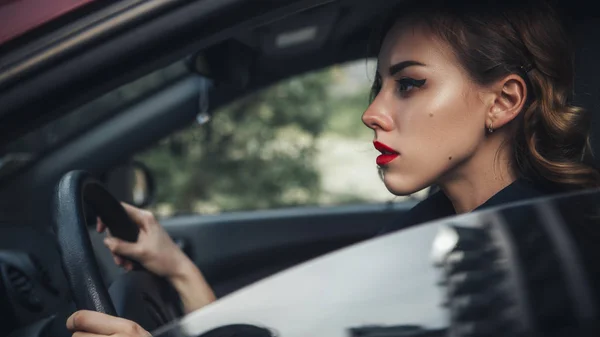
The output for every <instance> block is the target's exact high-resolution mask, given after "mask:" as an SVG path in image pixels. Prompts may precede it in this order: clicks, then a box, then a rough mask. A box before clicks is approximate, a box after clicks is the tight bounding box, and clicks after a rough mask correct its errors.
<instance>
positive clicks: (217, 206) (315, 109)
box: [137, 68, 333, 213]
mask: <svg viewBox="0 0 600 337" xmlns="http://www.w3.org/2000/svg"><path fill="white" fill-rule="evenodd" d="M331 84H332V70H331V68H330V69H327V70H324V71H320V72H315V73H310V74H307V75H303V76H300V77H296V78H293V79H291V80H287V81H284V82H282V83H280V84H277V85H275V86H272V87H270V88H268V89H265V90H263V91H261V92H258V93H254V94H252V95H249V96H247V97H245V98H243V99H241V100H238V101H236V102H234V103H232V104H230V105H228V106H226V107H225V108H222V109H220V110H218V111H215V112H214V114H213V118H212V120H211V122H210V123H209V124H206V125H204V126H198V125H193V126H191V127H189V128H187V129H185V130H183V131H180V132H178V133H176V134H173V135H172V136H170V137H169V138H167V139H165V140H163V141H162V142H161V143H160V144H158V145H157V146H155V147H153V148H152V149H150V150H149V151H146V152H144V153H142V154H140V155H139V156H138V158H137V159H139V160H141V161H143V162H145V163H146V164H147V165H148V166H149V167H150V168H151V169H152V170H153V172H154V174H155V178H156V180H157V184H156V185H157V200H159V201H160V202H162V203H166V204H170V205H172V206H173V207H174V208H175V211H177V212H183V213H186V212H195V211H200V212H215V211H230V210H244V209H265V208H273V207H281V206H293V205H306V204H315V203H317V201H318V198H319V186H320V181H319V174H318V171H317V169H316V167H315V166H314V162H315V160H314V158H315V155H316V139H317V137H318V136H319V135H320V134H321V133H322V132H323V131H324V128H325V127H326V125H327V121H328V118H329V115H328V114H329V112H330V111H331V110H332V108H333V107H332V106H331V104H332V103H331V102H332V100H331V99H330V97H329V96H330V93H329V90H328V87H329V86H330V85H331Z"/></svg>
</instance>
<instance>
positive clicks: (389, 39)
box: [378, 21, 455, 75]
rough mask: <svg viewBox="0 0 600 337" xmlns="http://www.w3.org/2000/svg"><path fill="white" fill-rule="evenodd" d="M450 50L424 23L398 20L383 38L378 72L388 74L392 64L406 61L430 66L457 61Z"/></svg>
mask: <svg viewBox="0 0 600 337" xmlns="http://www.w3.org/2000/svg"><path fill="white" fill-rule="evenodd" d="M413 22H414V21H413ZM449 51H450V48H449V47H448V46H447V44H445V43H444V42H442V41H441V40H440V39H439V38H437V36H436V35H435V34H433V33H432V31H431V29H429V28H427V27H426V26H425V25H424V24H416V23H414V24H411V23H409V22H398V23H396V24H394V26H392V28H391V29H390V30H389V31H388V33H387V34H386V36H385V38H384V40H383V44H382V46H381V50H380V52H379V56H378V72H379V73H380V74H381V75H384V73H386V74H387V73H388V69H389V67H390V66H392V65H394V64H398V63H400V62H404V61H417V62H420V63H423V64H425V65H430V66H435V65H439V64H440V63H444V62H455V59H454V57H453V55H452V53H451V52H450V53H449Z"/></svg>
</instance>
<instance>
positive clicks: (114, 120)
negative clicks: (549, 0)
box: [0, 0, 600, 336]
mask: <svg viewBox="0 0 600 337" xmlns="http://www.w3.org/2000/svg"><path fill="white" fill-rule="evenodd" d="M401 2H402V0H398V1H389V0H371V1H362V0H290V1H277V0H265V1H249V0H219V1H209V0H204V1H200V0H199V1H183V0H171V1H159V0H151V1H138V0H123V1H97V2H92V3H90V4H88V5H86V6H84V7H82V8H79V9H77V10H75V11H74V12H72V13H69V14H67V15H64V16H62V17H60V18H58V19H56V20H54V21H52V22H49V23H46V24H44V25H42V26H41V27H38V28H36V29H34V30H32V31H30V32H27V33H26V34H24V35H22V36H19V37H17V38H15V39H13V40H10V41H8V42H6V43H4V44H2V45H0V156H1V157H0V317H2V318H0V336H34V335H35V336H45V335H48V336H50V335H52V336H67V335H69V333H68V332H67V331H66V329H65V327H64V321H65V319H66V317H68V315H69V314H70V313H72V312H73V311H74V310H75V306H74V303H73V294H72V293H71V289H70V288H69V283H68V282H67V277H68V275H65V272H64V270H63V267H62V260H61V253H60V248H59V245H60V242H59V241H60V240H59V239H57V233H56V229H55V228H53V225H52V219H53V218H54V217H55V212H56V207H55V203H54V202H53V200H54V199H53V198H55V193H56V189H57V184H58V183H59V181H60V180H61V178H63V177H64V176H65V174H67V173H68V172H70V171H73V170H79V171H86V172H89V174H90V176H93V177H95V179H98V181H100V182H102V183H104V184H105V185H107V186H109V188H108V189H109V190H110V192H111V193H112V195H114V196H115V197H116V198H117V199H119V200H130V199H131V198H132V196H131V195H130V194H128V193H129V191H130V189H128V188H123V186H124V185H123V184H115V186H110V185H111V184H109V181H108V177H109V176H110V175H111V174H112V173H114V172H115V171H114V169H115V168H116V167H120V166H123V165H125V166H128V165H133V164H132V157H133V156H134V155H135V154H136V153H139V152H140V151H142V150H144V149H145V148H147V147H149V146H151V145H153V144H155V143H157V142H158V141H160V140H161V139H163V138H165V137H167V136H169V135H170V134H173V133H174V132H176V131H178V130H181V129H182V128H184V127H186V126H189V125H191V124H192V123H198V119H199V118H200V117H203V116H206V115H208V116H210V113H211V112H212V111H214V110H216V109H218V108H219V107H221V106H224V105H226V104H228V103H231V102H234V101H236V100H238V99H240V98H242V97H244V96H246V95H248V94H250V93H252V92H256V91H258V90H260V89H262V88H266V87H268V86H270V85H272V84H275V83H277V82H279V81H281V80H284V79H286V78H291V77H293V76H296V75H299V74H303V73H306V72H309V71H313V70H317V69H322V68H324V67H328V66H331V65H334V64H342V63H345V62H348V61H357V60H363V59H367V58H372V57H376V52H375V51H374V50H373V49H372V48H371V44H372V41H373V39H374V37H375V36H376V35H377V27H378V24H379V23H380V22H381V15H382V14H383V13H385V12H386V10H388V9H390V8H391V7H392V6H396V5H398V4H399V3H401ZM561 6H562V7H561V8H563V9H564V13H565V17H566V18H568V19H569V23H570V27H571V28H572V32H573V36H574V39H575V43H576V51H577V52H576V62H575V66H576V78H575V84H576V90H575V93H574V95H573V97H572V99H573V101H574V102H575V103H576V104H579V105H582V106H583V107H585V108H586V109H591V110H594V111H595V110H596V109H598V108H600V101H599V100H598V97H599V95H598V94H599V91H600V87H598V86H597V84H596V83H595V79H596V77H595V76H594V75H595V74H598V65H597V62H596V60H597V58H598V57H600V48H598V43H597V41H600V35H599V34H600V30H599V29H598V24H599V22H598V19H597V18H596V16H595V15H594V11H593V10H590V8H591V7H589V6H591V5H590V4H586V3H584V2H577V1H570V2H567V1H563V2H561ZM153 74H154V75H156V74H160V76H161V78H162V80H161V81H158V82H157V83H156V84H155V85H154V86H153V87H148V88H146V89H145V90H142V91H141V94H140V95H139V96H137V97H128V98H123V96H122V95H121V96H119V90H120V88H122V87H124V86H127V85H130V84H131V83H135V81H137V80H139V79H140V78H144V77H145V76H151V75H153ZM92 104H94V105H95V107H97V106H98V105H99V104H104V106H105V109H103V110H101V112H100V113H91V110H90V109H89V107H90V106H91V105H92ZM596 115H597V114H594V118H593V120H592V130H593V132H592V143H593V144H595V143H597V142H598V141H600V140H599V137H600V136H598V132H600V130H598V128H599V127H600V126H599V125H600V124H599V122H598V118H597V116H596ZM358 117H359V116H357V118H358ZM57 125H63V126H64V125H75V126H77V127H73V128H72V129H73V130H77V131H76V132H72V133H66V134H60V135H57V136H56V137H54V138H51V139H50V138H37V139H36V138H35V135H39V134H44V133H45V132H48V131H49V130H52V128H53V127H56V126H57ZM23 139H27V140H31V139H34V140H35V141H33V142H32V143H31V144H29V143H28V144H25V145H29V148H30V149H33V150H32V151H31V152H29V153H23V152H22V149H23V146H24V144H23ZM599 147H600V146H594V148H599ZM148 175H150V176H151V173H148ZM126 184H127V182H126V181H125V185H126ZM414 204H415V202H413V201H407V202H402V203H382V204H359V205H356V204H355V205H342V206H333V207H326V208H325V207H308V206H307V207H301V208H290V209H280V210H265V211H256V212H233V213H223V214H216V215H202V214H188V215H180V216H174V217H171V218H164V219H161V224H162V225H163V226H164V227H165V228H166V230H167V231H168V232H169V234H170V235H171V236H172V237H173V239H174V240H175V241H176V242H177V243H178V244H179V245H180V246H181V247H182V249H183V250H184V251H185V252H186V253H187V254H188V255H189V256H190V257H191V258H192V260H193V261H194V262H195V263H196V265H198V266H199V267H200V269H201V270H202V271H203V273H204V274H205V276H206V278H207V280H208V282H209V283H210V285H211V286H212V287H213V289H215V292H216V294H217V296H218V297H222V296H225V295H227V294H230V293H232V292H234V291H236V290H238V289H241V288H243V287H244V286H247V285H249V284H251V283H253V282H256V281H258V280H260V279H263V278H265V277H267V276H269V275H273V274H274V273H276V272H278V271H281V270H284V269H287V268H289V267H291V266H294V265H297V264H298V263H301V262H303V261H307V260H309V259H311V258H314V257H317V256H320V255H323V254H325V253H327V252H331V251H334V250H336V249H339V248H342V247H346V246H349V245H351V244H354V243H357V242H360V241H363V240H366V239H369V238H372V237H373V236H375V235H376V234H377V233H378V232H379V231H380V230H381V228H382V226H384V225H385V224H388V223H391V222H393V221H394V220H395V219H398V218H399V217H402V214H403V213H404V212H406V211H407V210H409V209H410V208H411V207H412V206H413V205H414ZM85 216H86V217H87V226H88V228H89V233H87V234H88V235H89V237H90V239H91V244H92V247H93V249H94V254H95V257H96V259H97V263H98V266H99V269H100V271H101V277H102V280H103V282H104V284H105V285H106V286H107V287H110V285H111V284H114V283H115V282H117V280H119V278H121V277H122V275H123V271H122V270H120V269H119V268H117V266H115V265H114V263H113V262H112V257H111V256H110V253H109V252H108V250H107V249H106V248H105V247H104V246H103V244H102V237H101V235H99V234H97V233H95V231H94V225H95V221H94V219H95V214H94V210H90V209H88V210H86V214H85ZM131 282H136V280H135V279H133V280H132V281H131ZM119 294H120V295H118V296H122V297H123V298H121V300H120V302H121V303H127V302H128V301H129V300H131V301H136V299H130V298H128V297H127V296H128V294H127V292H121V293H119ZM113 296H116V295H113ZM113 301H115V302H117V301H116V300H115V299H114V298H113ZM142 301H143V300H142ZM136 303H139V302H136ZM143 305H145V304H144V303H141V306H143ZM138 307H139V306H138ZM127 310H130V309H127ZM174 310H175V311H177V309H174ZM180 314H181V312H178V313H177V314H176V315H180ZM132 317H135V314H133V316H132Z"/></svg>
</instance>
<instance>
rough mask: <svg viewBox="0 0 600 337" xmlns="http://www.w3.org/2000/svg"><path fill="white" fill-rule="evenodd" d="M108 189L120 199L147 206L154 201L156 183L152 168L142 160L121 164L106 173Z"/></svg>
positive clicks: (142, 206) (139, 205) (136, 205)
mask: <svg viewBox="0 0 600 337" xmlns="http://www.w3.org/2000/svg"><path fill="white" fill-rule="evenodd" d="M104 181H105V184H106V187H107V188H108V190H109V191H110V192H111V193H112V194H113V195H114V196H115V197H116V198H117V199H118V200H122V201H124V202H127V203H129V204H131V205H133V206H135V207H139V208H145V207H148V206H149V205H151V204H152V203H153V202H154V197H155V185H154V176H153V174H152V172H151V170H150V169H149V168H148V166H146V165H145V164H144V163H142V162H140V161H135V160H134V161H131V162H129V163H126V164H123V165H119V166H116V167H114V168H113V169H111V170H110V171H108V172H107V173H106V175H105V179H104Z"/></svg>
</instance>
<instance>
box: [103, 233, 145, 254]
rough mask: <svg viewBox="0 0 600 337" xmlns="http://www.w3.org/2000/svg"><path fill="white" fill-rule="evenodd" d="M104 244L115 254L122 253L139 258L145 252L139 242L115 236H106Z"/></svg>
mask: <svg viewBox="0 0 600 337" xmlns="http://www.w3.org/2000/svg"><path fill="white" fill-rule="evenodd" d="M104 244H105V245H106V247H108V249H109V250H110V251H111V253H113V254H114V255H120V256H125V257H129V258H133V259H136V260H139V259H141V258H142V257H143V256H142V255H143V254H144V252H143V250H142V247H141V246H140V244H138V243H137V242H127V241H123V240H119V239H117V238H114V237H107V238H104Z"/></svg>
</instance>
